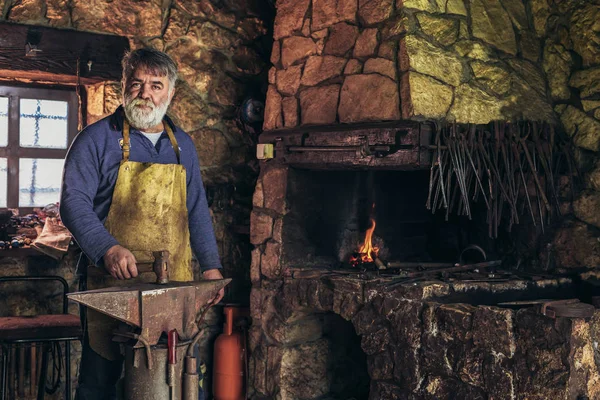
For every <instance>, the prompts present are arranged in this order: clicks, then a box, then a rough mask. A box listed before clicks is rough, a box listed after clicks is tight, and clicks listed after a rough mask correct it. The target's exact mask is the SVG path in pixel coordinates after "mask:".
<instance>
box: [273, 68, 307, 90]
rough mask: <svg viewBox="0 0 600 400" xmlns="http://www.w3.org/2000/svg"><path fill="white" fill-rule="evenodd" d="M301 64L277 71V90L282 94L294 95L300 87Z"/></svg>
mask: <svg viewBox="0 0 600 400" xmlns="http://www.w3.org/2000/svg"><path fill="white" fill-rule="evenodd" d="M301 73H302V65H293V66H291V67H288V68H286V69H280V70H279V71H277V78H276V82H277V90H278V91H279V93H281V94H282V95H284V96H294V95H295V94H296V92H298V88H299V87H300V76H301Z"/></svg>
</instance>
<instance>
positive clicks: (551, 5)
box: [531, 0, 600, 269]
mask: <svg viewBox="0 0 600 400" xmlns="http://www.w3.org/2000/svg"><path fill="white" fill-rule="evenodd" d="M531 10H532V11H533V22H534V25H535V28H536V32H537V33H538V35H539V36H545V37H546V40H545V41H544V42H543V67H544V71H545V73H546V75H547V77H548V87H549V94H550V96H551V98H552V101H553V104H554V110H555V111H556V114H557V115H558V116H559V117H560V121H561V122H562V125H563V126H564V129H565V131H566V132H567V133H568V134H569V136H571V137H572V139H573V143H574V144H575V146H576V154H575V155H576V157H577V161H578V164H579V169H580V173H581V178H582V182H581V183H582V185H580V186H579V187H577V189H583V190H582V191H581V193H580V194H579V195H578V196H577V198H576V200H575V202H574V203H573V207H572V208H569V209H567V210H565V211H566V218H564V220H563V222H562V223H561V225H560V226H559V228H558V229H557V230H556V232H555V233H553V235H552V237H551V238H550V239H549V240H548V241H549V242H550V244H549V245H548V247H547V249H549V251H544V252H543V254H542V256H543V257H548V255H547V254H549V256H550V257H551V260H550V261H552V262H553V263H554V264H555V265H556V266H558V267H559V268H563V269H566V268H590V269H593V268H597V267H598V266H599V265H600V242H599V240H598V238H599V237H600V231H599V230H598V228H600V219H599V217H598V209H599V207H600V180H599V177H600V158H599V153H598V152H599V151H600V85H599V83H600V22H598V21H600V1H597V0H592V1H546V0H534V1H531Z"/></svg>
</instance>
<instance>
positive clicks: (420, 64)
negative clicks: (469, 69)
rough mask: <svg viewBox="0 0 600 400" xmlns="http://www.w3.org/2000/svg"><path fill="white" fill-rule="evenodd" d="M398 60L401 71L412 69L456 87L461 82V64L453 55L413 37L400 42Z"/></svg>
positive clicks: (410, 36) (407, 37)
mask: <svg viewBox="0 0 600 400" xmlns="http://www.w3.org/2000/svg"><path fill="white" fill-rule="evenodd" d="M398 59H399V60H400V70H401V71H408V70H409V69H412V70H414V71H416V72H419V73H421V74H424V75H430V76H433V77H434V78H437V79H439V80H440V81H442V82H445V83H449V84H451V85H453V86H458V85H459V84H460V82H461V81H462V80H463V69H464V68H463V64H462V62H461V60H460V59H459V58H458V57H457V56H456V55H455V54H454V53H451V52H449V51H446V50H443V49H441V48H438V47H435V46H434V45H433V44H431V43H429V42H427V41H426V40H425V39H422V38H420V37H417V36H414V35H409V36H406V38H405V39H404V40H401V41H400V53H399V54H398ZM431 60H436V61H435V62H431Z"/></svg>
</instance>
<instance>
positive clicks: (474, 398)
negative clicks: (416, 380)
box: [420, 375, 504, 400]
mask: <svg viewBox="0 0 600 400" xmlns="http://www.w3.org/2000/svg"><path fill="white" fill-rule="evenodd" d="M421 392H422V393H421V396H420V398H422V399H424V400H437V399H469V400H485V399H487V398H488V397H487V396H486V394H485V393H484V391H483V390H481V389H480V388H476V387H473V386H469V385H466V384H464V383H462V382H461V381H459V380H457V379H455V378H452V377H448V376H444V375H442V376H435V375H432V376H428V377H427V378H425V379H424V381H423V389H422V390H421ZM494 399H496V397H494ZM502 399H503V400H504V398H502Z"/></svg>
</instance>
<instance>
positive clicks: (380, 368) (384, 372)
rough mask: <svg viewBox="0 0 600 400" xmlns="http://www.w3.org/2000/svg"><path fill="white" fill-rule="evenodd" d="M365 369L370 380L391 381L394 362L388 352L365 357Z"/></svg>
mask: <svg viewBox="0 0 600 400" xmlns="http://www.w3.org/2000/svg"><path fill="white" fill-rule="evenodd" d="M367 368H368V371H369V377H370V378H371V379H372V380H386V379H387V380H391V379H392V378H393V372H394V360H393V358H392V355H391V354H390V351H389V350H385V351H383V352H381V353H379V354H375V355H373V356H370V357H367Z"/></svg>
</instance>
